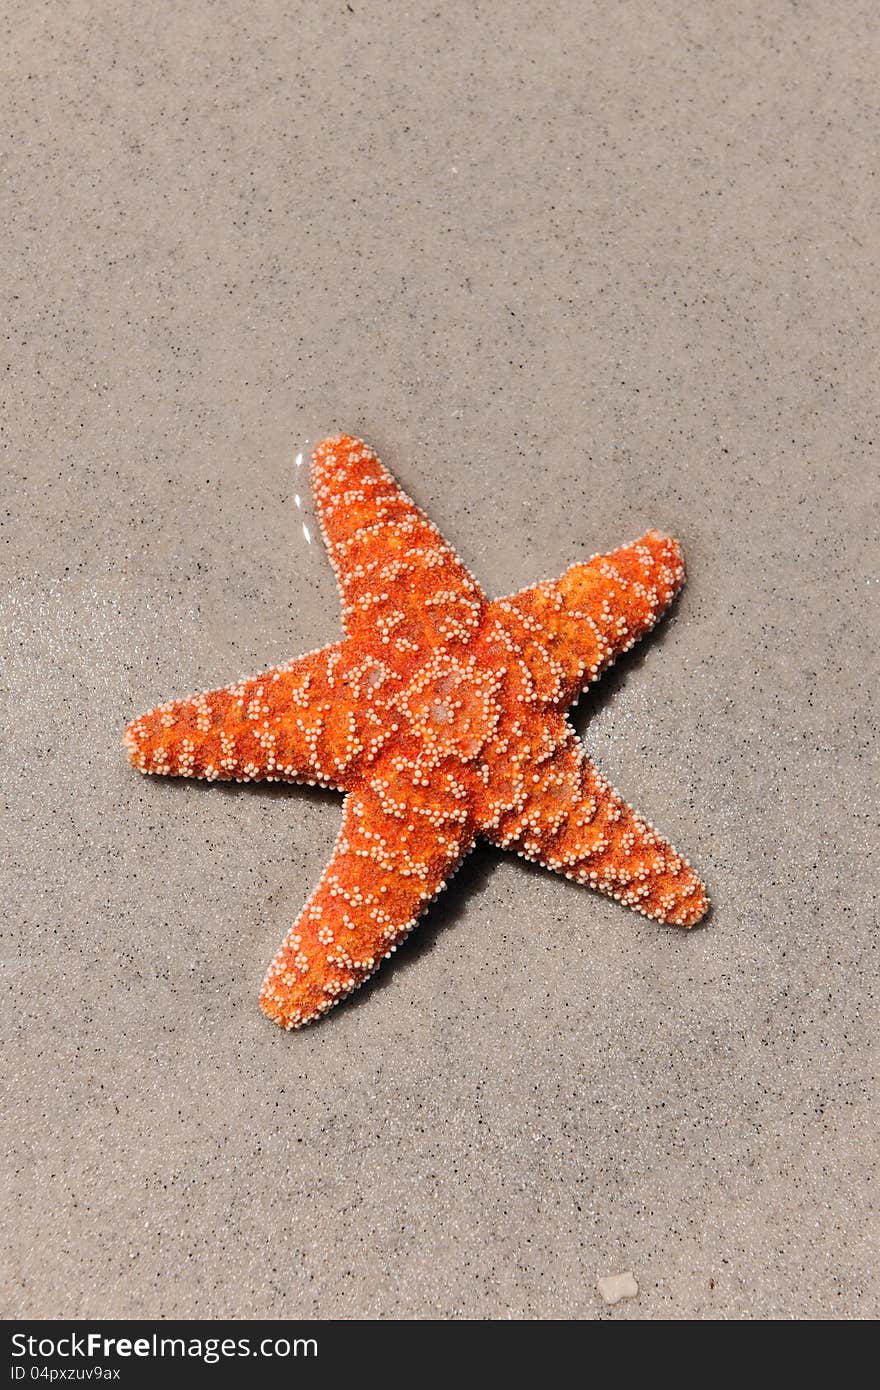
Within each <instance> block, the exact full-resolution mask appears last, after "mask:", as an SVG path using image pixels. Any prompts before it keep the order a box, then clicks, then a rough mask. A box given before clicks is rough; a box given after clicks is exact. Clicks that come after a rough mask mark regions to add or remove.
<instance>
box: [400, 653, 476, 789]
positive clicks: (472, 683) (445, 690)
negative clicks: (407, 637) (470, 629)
mask: <svg viewBox="0 0 880 1390" xmlns="http://www.w3.org/2000/svg"><path fill="white" fill-rule="evenodd" d="M499 685H500V680H499V678H498V677H497V676H496V675H494V674H493V673H492V672H484V671H481V670H479V669H478V667H477V659H476V657H475V656H472V657H470V658H469V659H468V660H461V659H460V658H458V657H454V656H450V655H449V654H448V653H447V652H440V653H438V655H437V656H435V657H433V658H432V659H431V661H429V662H428V664H427V666H425V668H424V670H423V671H421V672H420V673H419V675H418V676H417V677H416V679H415V680H414V681H413V682H412V684H411V685H410V686H409V687H408V689H407V690H406V692H405V694H404V696H403V698H402V700H401V706H402V708H403V710H404V711H405V713H406V716H407V718H408V719H409V722H410V725H411V727H412V730H413V732H414V733H415V734H416V736H417V737H418V738H419V739H420V740H421V742H422V743H423V744H424V745H425V748H426V750H428V751H430V752H432V753H437V754H440V755H442V754H451V755H453V756H455V757H458V758H460V759H461V761H462V762H465V763H469V762H471V761H472V760H473V759H474V758H475V757H476V755H477V754H478V753H479V751H480V749H481V748H482V747H483V746H484V745H485V743H486V740H487V739H488V738H489V736H490V734H491V733H492V732H493V731H494V730H495V728H496V727H497V724H498V715H499V712H500V706H499V703H498V699H497V695H496V692H497V690H498V687H499Z"/></svg>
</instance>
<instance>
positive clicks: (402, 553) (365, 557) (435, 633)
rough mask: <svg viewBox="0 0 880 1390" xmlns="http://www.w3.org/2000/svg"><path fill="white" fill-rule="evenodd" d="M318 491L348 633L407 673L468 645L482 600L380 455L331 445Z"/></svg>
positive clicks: (321, 456)
mask: <svg viewBox="0 0 880 1390" xmlns="http://www.w3.org/2000/svg"><path fill="white" fill-rule="evenodd" d="M312 484H313V489H314V495H315V503H316V506H317V509H318V515H319V517H320V521H321V530H322V532H323V535H324V540H325V542H326V545H327V550H328V552H329V554H330V559H331V561H332V563H333V568H334V570H335V572H336V577H337V580H338V582H339V588H340V592H341V596H342V603H343V618H344V622H345V628H346V631H347V632H348V633H349V634H350V635H351V636H352V637H355V638H359V639H361V640H363V641H365V642H367V643H369V645H370V647H371V648H372V649H373V650H374V652H375V654H376V655H377V656H379V657H380V658H381V660H382V661H383V662H385V663H386V664H387V665H388V666H389V667H390V668H391V669H392V670H394V671H396V672H400V673H405V672H406V671H408V670H409V668H410V667H411V665H412V663H413V660H414V659H417V658H418V655H419V653H421V652H423V651H424V650H425V649H426V648H429V647H434V646H437V645H438V644H440V645H449V644H455V643H463V644H464V643H467V642H468V641H469V640H470V638H471V637H472V636H473V635H474V634H475V632H476V630H477V627H478V626H479V622H480V618H481V616H482V613H483V610H484V607H485V598H484V596H483V593H482V591H481V589H480V587H479V585H478V584H477V581H476V580H475V579H474V577H473V575H471V574H470V573H469V572H468V570H467V569H466V568H465V566H464V565H463V564H462V563H461V561H460V560H459V559H458V557H457V555H456V554H455V551H454V550H453V549H452V547H451V546H450V545H448V544H447V543H446V541H445V540H444V539H443V537H442V536H441V535H440V532H439V531H438V530H437V527H436V526H435V525H434V524H433V522H431V521H429V520H428V518H427V517H426V516H425V514H424V512H422V511H421V510H420V509H419V508H418V507H417V506H416V505H415V503H414V502H412V501H411V500H410V498H409V497H407V495H406V493H404V492H403V491H402V489H401V488H400V487H399V486H398V484H397V483H396V482H395V480H394V478H393V477H392V476H391V474H390V473H389V472H388V470H387V469H386V468H384V467H383V466H382V464H381V463H380V462H379V460H378V459H377V457H376V455H375V454H374V453H373V450H372V449H370V448H368V447H367V445H366V444H363V443H362V442H361V441H360V440H359V439H352V438H351V437H350V436H349V435H342V436H340V437H339V438H336V439H325V440H324V442H323V443H322V444H319V445H318V447H317V448H316V450H315V452H314V456H313V459H312Z"/></svg>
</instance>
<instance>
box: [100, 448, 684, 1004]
mask: <svg viewBox="0 0 880 1390" xmlns="http://www.w3.org/2000/svg"><path fill="white" fill-rule="evenodd" d="M312 483H313V489H314V496H315V500H316V505H317V510H318V514H319V517H320V521H321V529H322V532H323V536H324V540H325V543H326V545H327V549H328V551H329V553H330V558H331V560H332V563H333V567H334V569H335V572H336V577H337V580H338V583H339V589H340V595H341V600H342V606H343V619H344V626H345V633H346V635H345V637H344V638H343V640H342V641H337V642H332V643H331V644H330V645H329V646H326V647H323V648H322V649H321V650H320V651H315V652H311V653H309V654H308V655H306V656H301V657H298V658H296V659H295V660H293V661H290V662H288V663H287V664H286V665H283V666H278V667H274V668H272V669H271V670H267V671H264V672H262V673H261V674H260V675H257V676H254V677H253V679H251V680H240V681H236V682H235V683H233V684H232V685H227V686H225V687H223V688H222V689H220V690H211V691H209V692H207V693H206V694H202V695H195V696H192V697H191V698H189V699H185V700H173V701H170V702H168V703H166V704H163V705H159V706H158V708H157V709H154V710H152V711H151V712H150V713H148V714H144V715H141V717H140V718H139V719H136V720H134V722H133V723H132V724H130V725H129V727H128V729H127V730H126V732H125V743H126V746H127V749H128V754H129V758H130V760H131V762H132V764H133V765H134V766H135V767H136V768H138V769H139V770H140V771H141V772H143V773H162V774H166V775H172V776H179V777H200V778H204V779H206V780H207V781H216V780H218V779H223V780H228V781H231V780H234V781H237V782H253V781H266V782H305V783H307V784H309V785H316V784H320V785H322V786H326V787H334V788H336V789H338V790H340V791H342V792H344V793H345V805H344V811H343V821H342V829H341V831H340V833H339V837H338V839H337V841H336V845H335V848H334V851H333V855H332V857H331V859H330V862H329V864H328V865H327V868H326V870H325V872H324V875H323V877H322V878H321V880H320V882H319V884H318V886H317V888H316V889H315V891H314V893H313V894H312V896H311V898H310V899H309V900H308V902H307V903H306V905H305V907H304V908H303V910H302V912H301V913H300V916H299V918H298V919H297V920H296V922H295V923H294V924H293V926H292V927H291V928H290V931H289V932H288V934H287V936H286V937H285V939H284V941H283V943H282V945H281V947H280V949H279V950H278V953H277V954H276V956H275V958H274V960H273V961H272V964H271V965H270V966H269V970H268V973H267V975H266V978H265V980H264V982H263V987H262V990H261V994H260V1003H261V1006H262V1008H263V1010H264V1012H265V1013H266V1014H267V1015H268V1016H269V1017H270V1018H271V1019H274V1020H275V1021H276V1022H277V1023H279V1024H281V1025H282V1026H283V1027H285V1028H299V1027H301V1026H302V1025H303V1024H305V1023H309V1022H311V1021H312V1020H314V1019H317V1018H319V1017H320V1016H321V1015H323V1014H325V1013H326V1012H327V1010H328V1009H330V1008H332V1007H333V1005H334V1004H337V1003H338V1002H339V1001H340V1000H341V999H343V998H344V997H345V996H346V995H348V994H350V993H351V991H352V990H353V989H355V988H356V987H357V986H358V985H360V984H362V983H363V981H364V980H366V979H367V978H368V977H369V976H370V975H372V974H373V972H374V971H375V970H377V969H378V967H379V966H380V965H381V963H382V961H383V960H387V959H388V957H389V956H390V955H391V954H392V953H393V952H394V951H395V950H396V948H397V946H398V945H399V944H400V942H401V941H402V940H403V939H404V937H406V936H407V934H408V933H409V932H410V931H411V930H412V928H413V927H414V925H415V923H416V921H417V919H418V918H419V916H420V915H421V914H422V913H423V912H424V911H425V909H426V907H427V906H428V904H429V903H430V902H431V900H432V899H433V898H434V897H436V895H437V894H438V893H439V892H440V891H441V889H442V888H443V887H444V886H445V884H446V882H447V880H448V879H449V877H450V875H451V874H452V873H454V871H455V870H456V868H457V867H458V866H459V865H460V864H461V862H462V860H463V858H464V857H465V855H466V854H467V853H468V851H469V850H470V849H471V848H472V847H473V845H474V843H475V841H476V840H477V838H478V837H479V836H484V837H485V838H486V839H487V840H489V841H491V842H492V843H493V844H495V845H499V846H501V847H502V848H504V849H510V850H514V851H515V852H516V853H517V854H519V855H521V856H522V857H524V858H526V859H530V860H534V861H536V862H537V863H539V864H543V865H545V866H546V867H547V868H548V869H553V870H555V871H556V872H557V873H560V874H564V875H565V876H566V877H567V878H570V879H574V880H575V881H576V882H578V883H583V884H587V885H588V886H589V887H591V888H595V889H598V891H599V892H600V893H605V894H607V895H608V896H610V897H612V898H614V899H615V900H616V901H617V902H620V903H623V904H625V905H626V906H627V907H630V908H633V909H635V911H637V912H640V913H642V914H643V915H644V916H647V917H654V918H657V919H658V920H659V921H661V922H667V923H670V924H673V925H676V926H682V927H691V926H693V925H694V924H695V923H696V922H698V921H699V920H700V919H701V918H702V917H703V916H704V914H705V913H706V911H707V909H708V905H709V904H708V899H707V897H706V894H705V891H704V889H703V886H702V884H701V883H700V880H699V879H698V878H697V876H696V874H695V873H694V871H693V869H692V868H691V867H690V864H689V863H688V861H687V860H686V859H684V858H682V856H681V855H679V854H677V853H676V852H675V850H674V849H673V848H672V847H671V845H670V844H669V843H668V842H667V841H666V840H664V839H662V838H661V836H660V835H659V833H658V832H657V831H656V830H655V829H654V827H653V826H652V825H651V824H650V823H649V822H648V821H646V820H644V819H642V818H641V817H640V816H638V815H636V813H635V811H633V810H632V808H631V807H630V806H628V805H627V804H626V802H625V801H624V800H623V799H622V798H621V796H620V795H619V794H618V793H617V791H616V790H615V788H614V787H612V786H611V785H610V783H609V782H608V781H607V780H606V779H605V778H604V777H603V776H602V774H601V773H600V772H599V771H598V770H597V768H596V767H595V766H594V765H593V763H592V762H591V761H590V759H589V758H588V757H587V756H586V753H585V752H584V749H583V747H582V746H581V743H580V740H579V739H578V737H577V735H576V733H575V731H574V729H573V728H572V726H571V724H570V723H569V722H568V719H567V717H566V710H567V708H568V706H569V705H570V704H572V703H573V702H574V701H575V700H576V699H577V698H578V696H579V694H580V693H581V691H582V690H583V689H584V688H585V687H586V686H587V685H589V684H590V683H591V682H593V681H596V680H598V678H599V676H600V675H601V674H602V672H603V671H604V670H606V669H607V667H608V666H609V665H610V664H611V662H612V661H614V659H615V658H616V657H617V656H618V655H619V654H620V653H621V652H625V651H627V650H628V649H629V648H630V647H632V645H633V643H634V642H636V641H637V640H638V638H639V637H642V636H643V635H644V634H645V633H646V632H647V631H648V630H649V629H650V628H651V627H653V625H654V623H655V622H656V621H657V619H658V618H659V616H660V614H661V613H662V612H663V611H664V610H665V609H666V608H667V607H668V606H669V604H670V603H671V602H672V599H673V598H674V596H675V594H676V593H677V592H678V590H679V589H680V588H681V585H682V583H683V582H684V563H683V560H682V555H681V550H680V548H679V546H678V544H677V542H676V541H674V540H671V539H669V538H668V537H665V536H662V535H660V534H659V533H658V532H657V531H649V532H648V533H647V535H645V536H643V537H642V538H641V540H638V541H636V542H635V543H634V544H632V545H627V546H623V547H622V548H620V549H618V550H614V551H612V552H610V553H609V554H605V555H594V556H593V557H592V558H591V559H590V560H589V561H587V562H586V563H583V564H576V565H573V566H572V567H571V569H569V570H567V571H566V573H565V574H564V575H563V576H562V578H561V579H557V580H553V581H549V582H545V583H541V584H538V585H536V586H535V587H534V588H529V589H524V590H522V592H520V593H518V594H514V595H513V596H512V597H510V598H502V599H495V600H494V601H493V602H490V601H489V600H488V599H487V598H486V596H485V595H484V593H483V591H482V589H481V588H480V586H479V585H478V583H477V581H476V580H475V579H474V577H473V575H472V574H470V572H469V571H468V570H467V569H466V567H465V566H464V565H463V564H462V562H461V560H460V559H459V558H458V556H457V555H456V554H455V552H454V551H453V549H452V548H451V546H449V545H448V544H447V543H446V541H445V540H444V539H443V538H442V536H441V535H440V533H439V531H438V530H437V528H436V527H435V526H434V525H433V524H432V523H431V522H430V521H429V520H428V518H427V517H426V516H425V514H424V513H423V512H422V511H421V510H420V509H419V508H418V507H417V506H416V505H415V504H414V503H413V502H412V501H411V500H410V499H409V497H407V496H406V494H405V493H404V492H403V491H402V490H401V488H400V487H399V486H398V484H397V483H396V482H395V480H394V479H393V478H392V476H391V474H390V473H389V472H388V471H387V469H385V468H384V467H383V466H382V464H381V463H380V462H379V460H378V459H377V457H376V455H375V454H374V453H373V451H372V449H370V448H368V447H367V446H366V445H365V444H364V443H362V442H361V441H360V440H358V439H353V438H351V437H350V436H347V435H343V436H340V437H337V438H333V439H327V440H324V442H323V443H321V444H319V445H318V447H317V448H316V450H315V452H314V456H313V459H312Z"/></svg>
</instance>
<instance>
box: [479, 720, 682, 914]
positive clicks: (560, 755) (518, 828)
mask: <svg viewBox="0 0 880 1390" xmlns="http://www.w3.org/2000/svg"><path fill="white" fill-rule="evenodd" d="M483 833H484V834H486V835H487V836H488V838H489V839H491V840H492V841H493V842H494V843H495V844H497V845H500V846H501V847H502V848H504V849H512V850H515V851H516V852H517V853H518V854H520V855H522V856H523V857H524V858H526V859H533V860H535V861H536V862H537V863H539V864H543V865H544V866H545V867H546V868H548V869H555V870H556V871H557V872H558V873H561V874H564V875H565V876H566V877H567V878H571V879H574V880H575V881H576V882H578V883H585V884H587V885H588V886H589V887H591V888H595V889H597V890H598V891H599V892H600V893H605V894H606V895H607V896H608V897H611V898H614V899H615V900H616V901H617V902H621V903H624V904H625V905H626V906H627V907H631V908H634V909H635V911H636V912H641V913H642V914H643V915H644V916H646V917H655V918H657V919H658V920H659V921H661V922H668V923H669V924H670V925H673V926H681V927H692V926H694V925H695V924H696V923H697V922H699V921H700V919H701V918H702V917H703V916H705V914H706V912H707V911H708V908H709V900H708V898H707V896H706V891H705V889H704V887H703V885H702V883H701V882H700V880H699V879H698V878H697V875H696V874H695V873H694V871H693V869H692V868H691V866H690V864H689V863H688V861H687V860H686V859H683V858H682V857H681V855H679V854H677V853H676V851H675V850H674V849H673V848H672V846H671V845H670V844H669V843H668V841H666V840H664V839H663V838H662V836H661V835H659V834H658V832H657V831H656V830H655V829H654V827H653V826H652V825H649V824H648V822H647V821H644V820H642V819H641V817H640V816H638V815H636V813H635V811H634V810H633V809H632V807H631V806H628V805H627V803H626V802H625V801H624V800H623V798H622V797H621V796H620V795H619V794H618V793H617V791H616V790H615V789H614V787H612V786H611V785H610V783H609V782H607V781H606V779H605V778H604V777H603V776H602V775H601V773H600V772H599V771H598V770H597V768H596V767H595V766H594V765H593V763H592V762H590V760H589V758H588V757H587V756H586V754H585V753H584V751H583V748H582V747H581V745H580V741H579V740H578V738H577V735H576V734H575V732H574V730H573V729H569V731H568V736H567V737H566V738H564V739H563V740H562V741H561V742H560V743H559V745H558V747H557V748H556V750H555V752H554V753H553V755H552V756H551V757H550V758H548V759H547V760H546V761H545V762H544V763H542V764H541V765H539V767H538V768H537V769H536V771H535V772H534V773H533V774H532V777H531V780H530V786H529V789H528V791H527V793H526V794H525V795H524V796H523V797H522V799H521V801H520V803H519V805H518V806H517V807H516V808H515V809H513V810H511V811H510V812H508V813H507V814H506V815H504V816H502V817H501V818H500V819H499V820H498V823H497V824H496V825H495V826H493V827H490V828H488V829H486V828H483Z"/></svg>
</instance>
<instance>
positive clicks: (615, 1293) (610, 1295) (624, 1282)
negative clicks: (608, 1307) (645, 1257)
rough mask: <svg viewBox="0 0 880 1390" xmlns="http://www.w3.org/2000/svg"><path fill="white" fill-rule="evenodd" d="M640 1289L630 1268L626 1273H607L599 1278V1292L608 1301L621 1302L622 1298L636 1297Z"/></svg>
mask: <svg viewBox="0 0 880 1390" xmlns="http://www.w3.org/2000/svg"><path fill="white" fill-rule="evenodd" d="M638 1291H639V1286H638V1284H637V1283H636V1281H635V1279H634V1277H633V1276H632V1274H630V1272H629V1270H627V1271H626V1273H625V1274H606V1275H605V1277H604V1278H603V1279H600V1280H599V1292H600V1294H601V1295H602V1297H603V1298H604V1300H605V1302H606V1303H619V1302H620V1300H621V1299H622V1298H635V1296H636V1294H637V1293H638Z"/></svg>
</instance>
